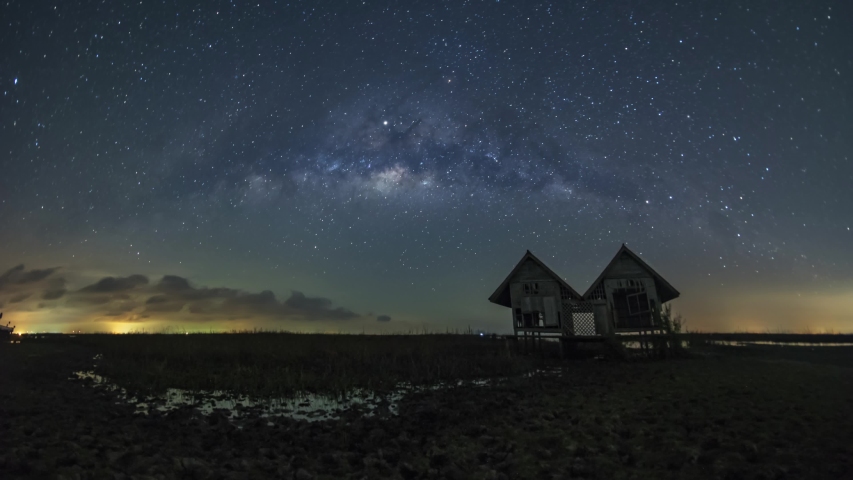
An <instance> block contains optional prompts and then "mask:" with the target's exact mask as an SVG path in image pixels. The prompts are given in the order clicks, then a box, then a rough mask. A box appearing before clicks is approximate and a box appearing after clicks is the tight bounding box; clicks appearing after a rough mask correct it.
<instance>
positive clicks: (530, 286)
mask: <svg viewBox="0 0 853 480" xmlns="http://www.w3.org/2000/svg"><path fill="white" fill-rule="evenodd" d="M524 294H525V295H538V294H539V284H538V283H525V284H524Z"/></svg>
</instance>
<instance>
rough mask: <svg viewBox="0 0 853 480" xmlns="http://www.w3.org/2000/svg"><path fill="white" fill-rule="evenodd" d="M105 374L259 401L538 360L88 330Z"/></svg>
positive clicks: (146, 388)
mask: <svg viewBox="0 0 853 480" xmlns="http://www.w3.org/2000/svg"><path fill="white" fill-rule="evenodd" d="M78 338H79V341H80V342H82V343H84V344H87V345H88V346H90V347H92V349H93V351H96V352H97V353H100V354H101V355H102V359H100V360H99V361H98V365H97V367H96V372H97V373H98V374H100V375H103V376H105V377H107V378H109V379H111V380H112V381H115V382H116V383H118V384H119V385H121V386H122V387H124V388H126V389H127V390H128V391H129V392H131V393H134V394H157V393H162V392H164V391H165V390H166V389H167V388H181V389H185V390H191V391H202V390H204V391H214V390H225V391H229V392H233V393H238V394H245V395H250V396H252V397H258V398H276V397H289V396H294V395H298V394H300V393H322V394H328V395H333V396H344V395H346V394H347V393H348V392H351V391H353V390H354V389H360V388H361V389H369V390H373V391H378V392H382V391H390V390H392V389H394V388H395V386H397V385H398V384H401V383H405V384H411V385H414V386H422V385H433V384H438V383H444V382H453V381H457V380H470V379H479V378H488V377H497V376H511V375H517V374H520V373H524V372H528V371H531V370H532V369H534V368H535V367H536V366H537V363H538V362H539V360H538V359H537V358H533V357H526V356H517V355H515V354H514V353H513V352H512V351H511V349H510V348H508V346H507V345H506V344H505V342H504V341H503V340H500V339H492V338H488V337H480V336H477V335H445V334H435V335H389V336H379V335H377V336H373V335H328V334H294V333H244V334H188V335H158V334H138V335H86V336H85V337H78Z"/></svg>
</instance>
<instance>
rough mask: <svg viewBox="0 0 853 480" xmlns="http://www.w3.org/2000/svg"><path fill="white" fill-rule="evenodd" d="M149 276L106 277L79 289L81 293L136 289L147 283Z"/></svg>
mask: <svg viewBox="0 0 853 480" xmlns="http://www.w3.org/2000/svg"><path fill="white" fill-rule="evenodd" d="M147 284H148V277H146V276H145V275H138V274H136V275H130V276H128V277H104V278H102V279H100V280H98V282H97V283H93V284H92V285H88V286H85V287H83V288H81V289H80V290H79V292H80V293H113V292H124V291H127V290H131V289H134V288H136V287H138V286H140V285H147Z"/></svg>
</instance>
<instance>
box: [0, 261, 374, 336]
mask: <svg viewBox="0 0 853 480" xmlns="http://www.w3.org/2000/svg"><path fill="white" fill-rule="evenodd" d="M54 271H56V269H55V268H54V269H44V270H29V271H27V270H25V268H24V267H23V266H22V265H19V266H16V267H14V268H12V269H10V270H8V271H7V272H6V273H4V274H3V275H2V276H0V278H2V282H3V283H2V284H0V285H5V286H6V287H7V288H6V289H5V290H3V291H2V294H0V302H2V303H5V304H6V305H14V306H13V307H11V308H13V309H14V310H19V311H23V310H28V309H30V310H32V309H33V308H35V307H38V308H39V309H41V311H55V310H63V317H64V318H78V319H86V320H95V321H113V322H114V321H122V322H146V321H159V322H179V323H183V322H208V321H217V320H243V319H252V320H258V321H262V322H288V321H292V322H300V321H311V322H315V321H340V320H347V319H354V318H358V317H360V315H359V314H357V313H355V312H353V311H352V310H350V309H347V308H344V307H341V306H337V305H335V304H334V302H333V301H332V300H331V299H329V298H326V297H324V296H308V295H306V294H304V293H303V292H301V291H298V290H293V291H292V292H291V293H290V296H288V297H287V298H286V299H284V300H280V299H278V298H277V297H276V295H275V293H273V292H272V291H271V290H263V291H260V292H247V291H244V290H240V289H235V288H229V287H215V288H208V287H197V286H194V285H193V284H192V283H191V282H190V281H189V280H188V279H186V278H184V277H180V276H177V275H164V276H163V277H161V278H160V279H159V280H158V281H156V282H151V281H149V278H148V277H146V276H145V275H140V274H133V275H128V276H108V277H103V278H101V279H99V280H98V281H96V282H94V283H89V284H86V285H85V286H83V287H82V288H76V289H69V288H68V287H67V281H66V279H65V278H64V277H52V278H51V277H50V275H51V274H52V273H53V272H54ZM44 300H50V302H43V301H44Z"/></svg>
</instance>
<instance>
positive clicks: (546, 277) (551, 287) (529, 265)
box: [509, 260, 560, 333]
mask: <svg viewBox="0 0 853 480" xmlns="http://www.w3.org/2000/svg"><path fill="white" fill-rule="evenodd" d="M526 283H536V284H537V286H538V292H537V293H535V294H533V293H525V292H524V284H526ZM509 292H510V303H511V305H512V307H511V310H512V313H511V315H512V325H513V330H514V331H516V333H517V331H518V330H519V328H518V326H517V325H516V317H515V316H516V309H521V312H522V314H524V313H528V314H529V313H531V312H542V313H543V314H544V316H545V326H546V327H553V328H559V321H558V318H559V317H558V312H559V311H560V284H559V282H558V281H557V280H555V279H554V277H553V276H551V275H550V274H549V273H548V272H547V271H545V270H544V269H543V268H541V267H540V266H539V265H537V264H536V262H533V261H531V260H528V261H526V262H524V263H523V264H522V265H521V267H520V268H519V269H518V271H517V272H515V275H513V276H512V278H510V281H509Z"/></svg>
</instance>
